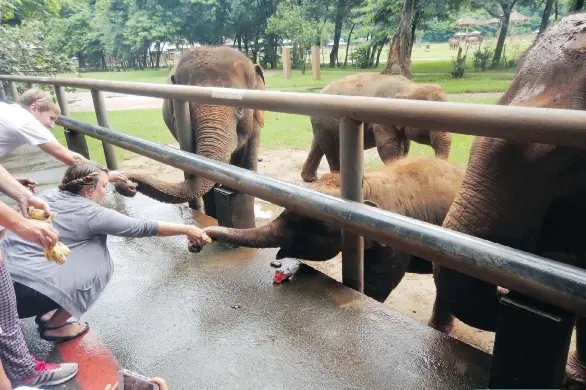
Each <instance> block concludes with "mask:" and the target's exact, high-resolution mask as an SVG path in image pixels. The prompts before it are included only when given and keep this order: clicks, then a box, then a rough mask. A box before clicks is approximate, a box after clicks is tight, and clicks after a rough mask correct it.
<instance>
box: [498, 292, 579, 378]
mask: <svg viewBox="0 0 586 390" xmlns="http://www.w3.org/2000/svg"><path fill="white" fill-rule="evenodd" d="M573 327H574V316H573V315H571V314H570V313H567V312H565V311H563V310H561V309H558V308H555V307H553V306H550V305H547V304H545V303H542V302H538V301H537V300H535V299H533V298H529V297H526V296H522V295H520V294H518V293H515V292H510V293H509V295H508V296H506V297H503V298H502V299H501V303H500V308H499V313H498V322H497V330H496V335H495V340H494V349H493V354H492V367H491V372H490V380H489V385H488V387H489V388H491V389H560V388H561V387H562V382H563V379H564V372H565V368H566V360H567V358H568V351H569V348H570V339H571V336H572V329H573Z"/></svg>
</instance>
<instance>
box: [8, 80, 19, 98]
mask: <svg viewBox="0 0 586 390" xmlns="http://www.w3.org/2000/svg"><path fill="white" fill-rule="evenodd" d="M10 95H11V96H12V101H13V102H15V101H17V100H18V89H16V83H15V82H14V81H10Z"/></svg>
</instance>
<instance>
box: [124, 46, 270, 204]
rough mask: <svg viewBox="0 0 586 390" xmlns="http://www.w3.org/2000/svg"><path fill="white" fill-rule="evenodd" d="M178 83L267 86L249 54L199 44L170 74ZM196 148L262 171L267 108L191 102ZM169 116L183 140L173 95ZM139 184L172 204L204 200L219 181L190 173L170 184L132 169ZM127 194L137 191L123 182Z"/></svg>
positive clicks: (167, 110) (170, 125)
mask: <svg viewBox="0 0 586 390" xmlns="http://www.w3.org/2000/svg"><path fill="white" fill-rule="evenodd" d="M169 82H170V83H173V84H177V85H194V86H201V87H220V88H235V89H250V90H264V89H265V84H264V75H263V70H262V68H261V66H260V65H255V64H253V63H252V62H251V61H250V60H249V59H248V58H247V57H246V56H245V55H244V54H242V53H241V52H239V51H238V50H235V49H232V48H228V47H197V48H195V49H190V50H188V51H186V52H184V53H183V54H182V55H181V58H180V59H179V62H178V64H177V65H176V67H175V69H174V70H173V73H172V75H171V76H170V78H169ZM189 110H190V114H191V125H192V130H193V139H194V145H192V147H191V150H194V151H195V153H196V154H197V155H200V156H204V157H207V158H211V159H213V160H216V161H221V162H225V163H230V164H232V165H235V166H238V167H241V168H245V169H249V170H252V171H256V170H257V164H258V147H259V139H260V131H261V128H262V127H263V126H264V112H263V111H262V110H252V109H248V108H239V107H228V106H217V105H210V104H199V103H194V102H190V103H189ZM163 119H164V121H165V124H166V125H167V127H168V128H169V130H170V131H171V133H172V134H173V136H174V137H175V139H176V140H179V139H178V136H177V131H176V129H175V116H174V111H173V100H172V99H164V101H163ZM127 175H128V178H129V180H131V181H132V182H134V183H136V190H137V191H138V192H141V193H143V194H145V195H147V196H149V197H151V198H153V199H156V200H159V201H161V202H166V203H185V202H191V201H198V200H201V199H200V198H201V197H202V196H203V195H205V194H206V193H207V192H208V191H210V190H211V189H212V188H213V186H214V185H215V184H216V183H214V182H213V181H211V180H208V179H205V178H203V177H189V178H188V179H186V180H184V181H183V182H181V183H170V182H167V181H164V180H160V179H157V178H155V177H152V176H147V175H139V174H133V173H131V172H130V173H127ZM117 191H119V192H120V193H121V194H122V195H125V196H132V195H133V193H132V191H129V190H128V189H127V188H124V187H117Z"/></svg>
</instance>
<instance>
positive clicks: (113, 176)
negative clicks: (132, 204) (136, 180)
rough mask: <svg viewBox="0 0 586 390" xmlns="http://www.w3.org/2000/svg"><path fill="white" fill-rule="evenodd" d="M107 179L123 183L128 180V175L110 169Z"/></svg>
mask: <svg viewBox="0 0 586 390" xmlns="http://www.w3.org/2000/svg"><path fill="white" fill-rule="evenodd" d="M108 180H110V182H112V183H124V182H126V181H127V180H128V177H126V175H125V174H124V173H122V172H120V171H110V172H109V173H108Z"/></svg>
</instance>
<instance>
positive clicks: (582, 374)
mask: <svg viewBox="0 0 586 390" xmlns="http://www.w3.org/2000/svg"><path fill="white" fill-rule="evenodd" d="M564 387H565V388H567V389H571V390H582V389H586V318H578V319H577V320H576V351H575V352H574V353H572V354H571V355H570V357H569V359H568V365H567V366H566V379H565V381H564Z"/></svg>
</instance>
